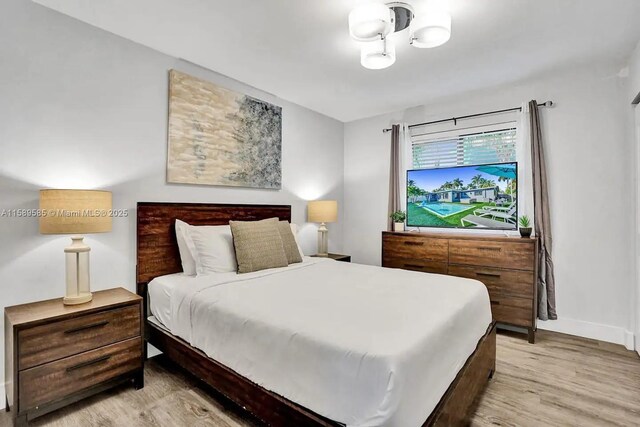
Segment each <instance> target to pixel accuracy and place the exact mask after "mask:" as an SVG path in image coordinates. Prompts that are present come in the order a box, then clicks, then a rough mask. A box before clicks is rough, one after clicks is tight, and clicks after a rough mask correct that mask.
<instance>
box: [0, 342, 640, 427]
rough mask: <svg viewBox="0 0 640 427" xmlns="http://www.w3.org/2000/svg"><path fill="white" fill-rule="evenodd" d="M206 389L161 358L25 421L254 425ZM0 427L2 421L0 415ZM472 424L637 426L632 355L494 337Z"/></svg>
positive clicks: (639, 399) (639, 393)
mask: <svg viewBox="0 0 640 427" xmlns="http://www.w3.org/2000/svg"><path fill="white" fill-rule="evenodd" d="M220 401H222V399H220V398H219V400H216V398H215V397H213V396H212V394H211V392H210V391H209V390H206V389H203V388H201V387H200V386H199V385H198V383H196V382H195V381H194V380H193V379H191V378H190V377H187V376H185V375H184V374H183V373H181V372H176V370H175V369H173V368H172V367H171V366H170V365H167V364H166V363H164V362H163V361H162V360H151V361H149V362H148V363H147V367H146V384H145V388H144V389H143V390H140V391H135V390H133V389H132V388H131V387H122V388H120V389H116V390H114V391H112V392H107V393H104V394H101V395H99V396H96V397H93V398H90V399H88V400H85V401H83V402H80V403H77V404H75V405H73V406H71V407H69V408H66V409H62V410H60V411H58V412H55V413H52V414H49V415H47V416H45V417H42V418H40V419H38V420H36V421H35V422H33V423H32V424H31V425H33V426H55V427H62V426H64V427H76V426H77V427H86V426H105V427H109V426H113V427H116V426H118V427H119V426H167V427H173V426H188V427H199V426H224V427H235V426H254V425H255V424H254V423H253V422H251V421H249V420H246V419H243V417H242V416H241V415H238V412H237V411H236V410H235V409H234V408H225V407H224V406H223V405H221V404H220V403H219V402H220ZM0 425H1V426H4V425H10V418H9V414H6V413H4V412H2V413H0ZM472 425H473V426H474V427H479V426H489V425H491V426H495V425H499V426H581V427H583V426H584V427H587V426H608V425H615V426H640V357H638V355H637V354H636V353H634V352H630V351H627V350H625V349H624V348H623V347H621V346H618V345H613V344H607V343H602V342H598V341H592V340H586V339H582V338H575V337H570V336H567V335H561V334H555V333H551V332H545V331H541V332H539V334H538V341H537V343H536V344H535V345H531V344H528V343H527V341H526V340H524V339H522V337H521V336H520V335H510V334H509V335H507V334H505V333H499V334H498V361H497V372H496V374H495V375H494V377H493V380H491V382H490V384H489V386H488V388H487V390H486V392H485V394H484V396H483V398H482V400H481V401H480V404H479V407H478V410H477V411H476V414H475V416H474V418H473V422H472Z"/></svg>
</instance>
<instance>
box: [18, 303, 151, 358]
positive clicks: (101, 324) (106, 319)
mask: <svg viewBox="0 0 640 427" xmlns="http://www.w3.org/2000/svg"><path fill="white" fill-rule="evenodd" d="M140 320H141V319H140V305H139V304H135V305H130V306H127V307H123V308H117V309H114V310H108V311H102V312H99V313H95V314H89V315H85V316H79V317H76V318H72V319H68V320H61V321H57V322H56V321H54V322H52V323H49V324H46V325H40V326H36V327H33V328H28V329H24V330H21V331H19V333H18V339H19V341H20V346H19V350H18V351H19V353H18V366H19V370H23V369H27V368H31V367H33V366H37V365H41V364H43V363H48V362H52V361H55V360H58V359H62V358H63V357H67V356H71V355H74V354H78V353H82V352H85V351H88V350H93V349H95V348H98V347H102V346H105V345H108V344H112V343H115V342H118V341H123V340H125V339H128V338H133V337H136V336H140Z"/></svg>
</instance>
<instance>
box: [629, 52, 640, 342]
mask: <svg viewBox="0 0 640 427" xmlns="http://www.w3.org/2000/svg"><path fill="white" fill-rule="evenodd" d="M638 94H640V42H639V43H638V45H637V46H636V48H635V50H634V51H633V53H632V54H631V56H630V58H629V85H628V94H627V101H628V102H629V103H631V101H632V100H634V99H635V98H636V96H638ZM628 108H629V111H630V114H631V116H630V119H629V120H630V122H631V126H630V128H631V136H630V137H631V140H632V141H634V144H635V147H636V156H635V160H636V163H635V172H636V173H635V180H634V181H635V184H636V233H635V236H636V286H635V298H633V299H632V300H631V301H632V310H633V313H634V316H635V347H636V351H637V352H638V353H639V354H640V185H639V184H638V179H639V178H640V106H637V105H636V106H630V107H628Z"/></svg>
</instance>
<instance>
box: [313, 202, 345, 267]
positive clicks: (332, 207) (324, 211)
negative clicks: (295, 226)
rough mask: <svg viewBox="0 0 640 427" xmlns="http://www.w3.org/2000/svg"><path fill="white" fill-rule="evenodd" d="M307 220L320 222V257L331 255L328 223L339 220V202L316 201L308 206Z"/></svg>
mask: <svg viewBox="0 0 640 427" xmlns="http://www.w3.org/2000/svg"><path fill="white" fill-rule="evenodd" d="M307 220H308V221H309V222H319V223H320V228H318V256H325V257H326V256H328V255H329V250H328V246H329V239H328V235H327V233H328V231H329V230H327V225H326V223H327V222H336V221H337V220H338V202H337V201H335V200H314V201H311V202H309V204H308V205H307Z"/></svg>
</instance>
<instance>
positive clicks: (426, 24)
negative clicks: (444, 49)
mask: <svg viewBox="0 0 640 427" xmlns="http://www.w3.org/2000/svg"><path fill="white" fill-rule="evenodd" d="M409 28H410V30H409V31H410V33H411V44H412V45H413V46H414V47H420V48H430V47H436V46H440V45H442V44H444V43H446V42H447V41H449V38H450V37H451V15H449V14H448V13H447V12H444V11H439V10H431V11H429V12H427V13H425V14H422V15H419V16H417V17H416V18H414V19H413V21H411V25H410V27H409Z"/></svg>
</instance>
